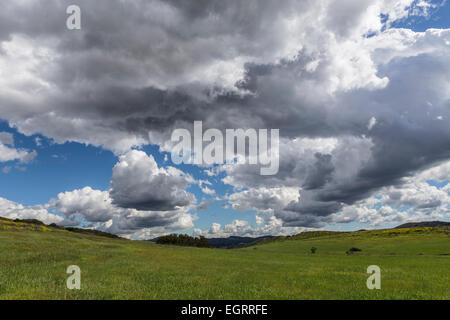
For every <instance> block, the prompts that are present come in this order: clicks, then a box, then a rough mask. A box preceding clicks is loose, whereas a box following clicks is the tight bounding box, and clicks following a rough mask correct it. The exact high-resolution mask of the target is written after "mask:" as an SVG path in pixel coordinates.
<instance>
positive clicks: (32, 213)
mask: <svg viewBox="0 0 450 320" xmlns="http://www.w3.org/2000/svg"><path fill="white" fill-rule="evenodd" d="M0 212H1V216H2V217H4V218H9V219H38V220H40V221H42V222H44V223H46V224H50V223H60V222H62V221H63V220H64V219H63V218H62V217H60V216H57V215H55V214H52V213H49V212H48V211H47V209H45V208H44V207H43V206H39V205H38V206H23V205H21V204H19V203H16V202H13V201H10V200H7V199H4V198H0Z"/></svg>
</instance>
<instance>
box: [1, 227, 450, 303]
mask: <svg viewBox="0 0 450 320" xmlns="http://www.w3.org/2000/svg"><path fill="white" fill-rule="evenodd" d="M3 222H4V221H3ZM313 246H314V247H316V248H317V252H316V253H315V254H311V253H310V248H311V247H313ZM351 247H357V248H360V249H362V251H361V252H358V253H356V254H353V255H346V253H345V252H346V251H347V250H348V249H349V248H351ZM69 265H78V266H79V267H80V268H81V271H82V275H81V290H68V289H67V288H66V279H67V277H68V276H69V275H67V274H66V268H67V267H68V266H69ZM369 265H378V266H379V267H380V268H381V290H368V289H367V287H366V279H367V277H368V276H369V275H368V274H366V269H367V267H368V266H369ZM449 277H450V239H449V229H448V228H416V229H398V230H377V231H366V232H354V233H337V234H333V233H320V232H319V233H311V234H303V235H299V236H296V237H291V238H289V240H287V239H284V240H276V241H268V242H267V243H264V244H261V245H257V246H252V247H247V248H242V249H233V250H221V249H200V248H186V247H173V246H160V245H157V244H154V243H149V242H141V241H129V240H122V239H109V238H105V237H99V236H91V235H84V234H76V233H72V232H67V231H64V230H54V229H51V228H46V227H40V228H38V227H36V228H34V227H32V226H30V225H26V224H21V223H3V224H2V223H1V221H0V299H450V292H449Z"/></svg>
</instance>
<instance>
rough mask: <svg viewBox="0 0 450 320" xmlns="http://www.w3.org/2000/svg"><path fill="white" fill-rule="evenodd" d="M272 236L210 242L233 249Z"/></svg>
mask: <svg viewBox="0 0 450 320" xmlns="http://www.w3.org/2000/svg"><path fill="white" fill-rule="evenodd" d="M271 238H274V237H273V236H264V237H257V238H252V237H236V236H231V237H228V238H210V239H208V242H209V243H210V244H211V245H212V246H213V247H214V248H221V249H231V248H237V247H242V246H247V245H249V244H255V243H257V242H260V241H262V240H266V239H271ZM158 240H159V238H154V239H150V240H148V241H151V242H158Z"/></svg>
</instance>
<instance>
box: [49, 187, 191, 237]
mask: <svg viewBox="0 0 450 320" xmlns="http://www.w3.org/2000/svg"><path fill="white" fill-rule="evenodd" d="M47 206H48V207H49V208H54V209H57V210H58V212H59V213H61V214H63V215H64V218H65V219H64V221H61V224H62V225H66V226H77V225H80V224H83V223H90V224H93V225H94V226H95V227H96V228H97V229H100V230H103V231H106V232H111V233H115V234H120V235H122V236H126V237H130V238H133V239H146V238H145V237H146V236H147V237H150V236H152V237H156V236H157V235H160V234H163V233H167V232H170V231H174V230H183V229H188V228H191V227H193V223H192V221H193V220H194V218H195V217H194V216H192V215H190V214H189V213H187V208H180V209H177V210H171V211H157V210H155V211H149V210H136V209H130V208H121V207H118V206H116V205H115V204H114V203H113V201H112V199H111V197H110V194H109V192H108V191H101V190H94V189H92V188H91V187H85V188H83V189H78V190H73V191H67V192H64V193H60V194H58V196H57V198H55V199H52V200H51V201H50V202H49V204H48V205H47ZM61 220H62V219H61Z"/></svg>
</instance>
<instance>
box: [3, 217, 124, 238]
mask: <svg viewBox="0 0 450 320" xmlns="http://www.w3.org/2000/svg"><path fill="white" fill-rule="evenodd" d="M2 229H5V230H8V229H9V230H12V229H17V230H34V231H68V232H74V233H82V234H87V235H93V236H99V237H107V238H113V239H121V237H119V236H118V235H115V234H111V233H108V232H103V231H99V230H94V229H82V228H73V227H62V226H58V225H56V224H54V223H52V224H49V225H46V224H45V223H44V222H42V221H40V220H37V219H14V220H13V219H8V218H3V217H0V230H2Z"/></svg>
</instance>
